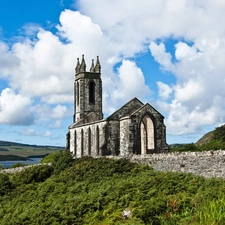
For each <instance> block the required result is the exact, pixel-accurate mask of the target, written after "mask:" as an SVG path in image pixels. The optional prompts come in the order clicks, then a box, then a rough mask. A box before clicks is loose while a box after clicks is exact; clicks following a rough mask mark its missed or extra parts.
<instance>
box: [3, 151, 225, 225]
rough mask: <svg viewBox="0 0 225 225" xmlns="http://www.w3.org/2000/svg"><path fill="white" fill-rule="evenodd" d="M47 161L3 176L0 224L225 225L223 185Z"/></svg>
mask: <svg viewBox="0 0 225 225" xmlns="http://www.w3.org/2000/svg"><path fill="white" fill-rule="evenodd" d="M48 159H50V161H52V162H53V166H52V167H49V166H44V165H43V166H39V167H35V168H30V169H28V170H26V171H23V172H21V173H19V174H16V175H10V176H9V177H8V176H7V175H1V174H0V224H2V225H10V224H29V225H31V224H43V225H45V224H49V225H52V224H55V225H56V224H60V225H61V224H65V225H67V224H76V225H78V224H93V225H94V224H98V225H101V224H102V225H107V224H112V225H116V224H130V225H131V224H135V225H139V224H154V225H156V224H159V225H161V224H171V225H174V224H182V225H185V224H196V225H198V224H204V225H209V224H210V225H211V224H225V214H224V210H225V197H224V196H225V182H224V180H223V179H204V178H203V177H198V176H194V175H192V174H188V173H171V172H156V171H154V170H153V169H152V168H150V167H149V166H146V165H138V164H134V163H130V162H129V161H127V160H110V159H106V158H100V159H92V158H82V159H76V160H75V162H74V161H73V160H72V158H71V156H70V155H69V153H66V152H64V153H60V154H54V155H53V157H52V156H51V155H50V156H48ZM126 213H127V214H126ZM125 214H126V215H125Z"/></svg>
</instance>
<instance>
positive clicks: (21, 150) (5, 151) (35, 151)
mask: <svg viewBox="0 0 225 225" xmlns="http://www.w3.org/2000/svg"><path fill="white" fill-rule="evenodd" d="M63 149H64V148H63V147H56V146H39V145H28V144H21V143H16V142H9V141H0V160H3V159H4V158H7V160H8V158H9V156H10V155H12V157H13V156H20V157H30V156H34V157H35V156H40V155H46V154H50V153H52V152H54V151H59V150H63ZM6 155H7V156H8V157H5V156H6ZM3 156H4V157H3ZM14 158H15V157H14ZM18 159H19V158H18Z"/></svg>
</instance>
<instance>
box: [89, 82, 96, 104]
mask: <svg viewBox="0 0 225 225" xmlns="http://www.w3.org/2000/svg"><path fill="white" fill-rule="evenodd" d="M89 104H92V105H94V104H95V82H94V81H91V82H90V83H89Z"/></svg>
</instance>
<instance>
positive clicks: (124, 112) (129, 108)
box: [107, 98, 144, 120]
mask: <svg viewBox="0 0 225 225" xmlns="http://www.w3.org/2000/svg"><path fill="white" fill-rule="evenodd" d="M143 105H144V104H143V103H142V102H141V101H140V100H139V99H137V98H133V99H132V100H130V101H129V102H128V103H126V104H125V105H123V106H122V107H121V108H120V109H118V110H117V111H115V112H114V113H113V114H111V115H110V116H109V117H108V118H107V119H110V120H118V119H120V118H121V117H125V116H130V115H131V114H132V113H133V112H134V111H136V110H137V109H139V108H140V107H142V106H143Z"/></svg>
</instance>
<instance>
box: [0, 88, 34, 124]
mask: <svg viewBox="0 0 225 225" xmlns="http://www.w3.org/2000/svg"><path fill="white" fill-rule="evenodd" d="M31 104H32V101H31V99H30V98H28V97H26V96H23V95H21V94H16V93H15V92H14V91H13V90H12V89H10V88H6V89H4V90H3V91H2V93H1V95H0V123H5V124H11V125H31V124H32V123H33V122H34V116H33V114H32V112H31V110H30V106H31Z"/></svg>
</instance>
